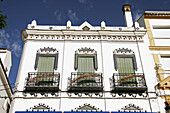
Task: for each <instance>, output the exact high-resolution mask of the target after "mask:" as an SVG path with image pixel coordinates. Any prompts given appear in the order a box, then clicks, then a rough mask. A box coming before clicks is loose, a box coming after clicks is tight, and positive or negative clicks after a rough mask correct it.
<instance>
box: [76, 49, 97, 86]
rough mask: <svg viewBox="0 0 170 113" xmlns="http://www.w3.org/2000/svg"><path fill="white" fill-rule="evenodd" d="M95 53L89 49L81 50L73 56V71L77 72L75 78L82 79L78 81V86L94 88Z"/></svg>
mask: <svg viewBox="0 0 170 113" xmlns="http://www.w3.org/2000/svg"><path fill="white" fill-rule="evenodd" d="M96 53H97V52H96V51H94V49H90V48H81V49H78V51H76V54H75V70H77V78H78V77H79V78H80V77H82V78H81V79H79V81H78V85H82V86H95V85H97V84H96V80H95V77H93V75H94V74H95V70H97V54H96Z"/></svg>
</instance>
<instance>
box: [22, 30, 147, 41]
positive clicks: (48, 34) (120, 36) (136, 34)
mask: <svg viewBox="0 0 170 113" xmlns="http://www.w3.org/2000/svg"><path fill="white" fill-rule="evenodd" d="M145 34H146V30H138V31H135V30H130V31H125V30H124V31H118V30H106V31H102V30H100V31H99V30H90V31H82V30H36V29H34V30H32V29H25V30H23V31H22V39H23V40H27V39H36V40H40V39H41V40H101V39H103V40H129V41H132V40H134V39H135V38H136V39H137V40H142V39H143V36H144V35H145ZM135 41H136V40H135Z"/></svg>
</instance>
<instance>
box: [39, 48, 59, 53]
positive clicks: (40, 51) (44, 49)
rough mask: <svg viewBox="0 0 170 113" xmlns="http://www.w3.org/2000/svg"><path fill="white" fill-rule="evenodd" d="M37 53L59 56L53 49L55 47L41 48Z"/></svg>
mask: <svg viewBox="0 0 170 113" xmlns="http://www.w3.org/2000/svg"><path fill="white" fill-rule="evenodd" d="M37 53H41V54H49V53H50V54H58V51H57V50H56V49H55V48H53V47H51V48H50V47H44V48H40V49H39V50H37Z"/></svg>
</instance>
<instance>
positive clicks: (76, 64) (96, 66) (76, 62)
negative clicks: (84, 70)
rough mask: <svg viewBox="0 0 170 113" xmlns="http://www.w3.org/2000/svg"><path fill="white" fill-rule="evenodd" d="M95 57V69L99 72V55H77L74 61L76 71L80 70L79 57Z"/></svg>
mask: <svg viewBox="0 0 170 113" xmlns="http://www.w3.org/2000/svg"><path fill="white" fill-rule="evenodd" d="M88 56H89V57H94V69H95V70H96V71H97V69H98V63H97V54H75V60H74V69H75V70H77V69H78V57H88Z"/></svg>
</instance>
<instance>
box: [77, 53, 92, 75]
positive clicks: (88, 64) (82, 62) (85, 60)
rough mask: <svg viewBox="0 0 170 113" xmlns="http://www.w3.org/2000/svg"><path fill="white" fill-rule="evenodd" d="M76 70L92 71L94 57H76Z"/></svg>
mask: <svg viewBox="0 0 170 113" xmlns="http://www.w3.org/2000/svg"><path fill="white" fill-rule="evenodd" d="M78 72H89V73H94V57H91V56H87V57H84V56H83V57H78Z"/></svg>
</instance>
